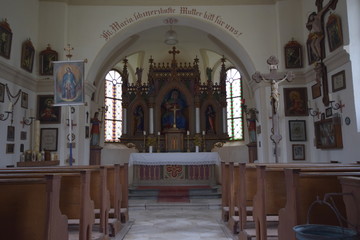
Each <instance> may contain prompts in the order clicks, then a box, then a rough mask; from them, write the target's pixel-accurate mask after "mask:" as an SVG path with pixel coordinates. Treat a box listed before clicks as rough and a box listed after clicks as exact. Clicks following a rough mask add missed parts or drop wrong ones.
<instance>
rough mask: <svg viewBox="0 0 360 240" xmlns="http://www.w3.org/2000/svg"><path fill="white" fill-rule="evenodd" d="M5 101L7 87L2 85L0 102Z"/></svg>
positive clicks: (0, 84) (0, 86)
mask: <svg viewBox="0 0 360 240" xmlns="http://www.w3.org/2000/svg"><path fill="white" fill-rule="evenodd" d="M4 99H5V85H4V84H2V83H0V102H4Z"/></svg>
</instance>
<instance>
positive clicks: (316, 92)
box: [311, 83, 321, 99]
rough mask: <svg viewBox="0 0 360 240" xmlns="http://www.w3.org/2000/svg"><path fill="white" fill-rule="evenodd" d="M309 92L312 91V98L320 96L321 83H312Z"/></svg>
mask: <svg viewBox="0 0 360 240" xmlns="http://www.w3.org/2000/svg"><path fill="white" fill-rule="evenodd" d="M311 93H312V98H313V99H316V98H318V97H321V84H320V83H316V84H314V85H312V86H311Z"/></svg>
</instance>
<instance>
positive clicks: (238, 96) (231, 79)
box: [226, 68, 244, 141]
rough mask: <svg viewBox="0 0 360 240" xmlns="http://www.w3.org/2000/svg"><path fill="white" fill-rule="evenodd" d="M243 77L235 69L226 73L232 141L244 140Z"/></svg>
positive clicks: (229, 125) (228, 126)
mask: <svg viewBox="0 0 360 240" xmlns="http://www.w3.org/2000/svg"><path fill="white" fill-rule="evenodd" d="M242 98H243V94H242V82H241V75H240V72H239V71H238V70H236V69H235V68H230V69H228V70H227V71H226V102H227V128H228V134H229V137H230V140H232V141H235V140H244V121H243V110H242V108H241V102H242Z"/></svg>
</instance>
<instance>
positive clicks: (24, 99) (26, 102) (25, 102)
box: [21, 92, 29, 109]
mask: <svg viewBox="0 0 360 240" xmlns="http://www.w3.org/2000/svg"><path fill="white" fill-rule="evenodd" d="M28 105H29V95H28V94H27V93H25V92H21V107H22V108H26V109H27V108H28Z"/></svg>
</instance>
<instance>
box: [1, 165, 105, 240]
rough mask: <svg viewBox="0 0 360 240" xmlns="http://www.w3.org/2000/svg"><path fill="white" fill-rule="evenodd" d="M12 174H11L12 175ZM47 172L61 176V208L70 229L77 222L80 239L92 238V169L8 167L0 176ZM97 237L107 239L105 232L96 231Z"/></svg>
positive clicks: (87, 239)
mask: <svg viewBox="0 0 360 240" xmlns="http://www.w3.org/2000/svg"><path fill="white" fill-rule="evenodd" d="M10 174H11V175H10ZM46 174H57V175H60V176H61V187H60V200H59V205H60V210H61V212H62V213H63V214H64V215H66V216H67V218H68V226H69V229H70V227H71V226H72V225H74V224H76V225H78V227H77V228H76V232H77V233H78V234H79V240H89V239H94V238H92V229H93V228H92V227H93V224H94V222H95V214H94V202H93V201H92V200H91V198H90V177H91V175H90V174H91V173H90V170H81V169H78V170H77V169H58V170H55V169H52V170H50V169H41V168H38V169H11V170H9V169H7V170H4V169H2V170H0V178H5V177H12V178H14V179H15V178H24V177H26V175H28V176H31V177H33V178H35V177H37V178H39V177H41V175H46ZM94 236H96V239H107V237H106V235H105V234H103V233H98V232H94Z"/></svg>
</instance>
